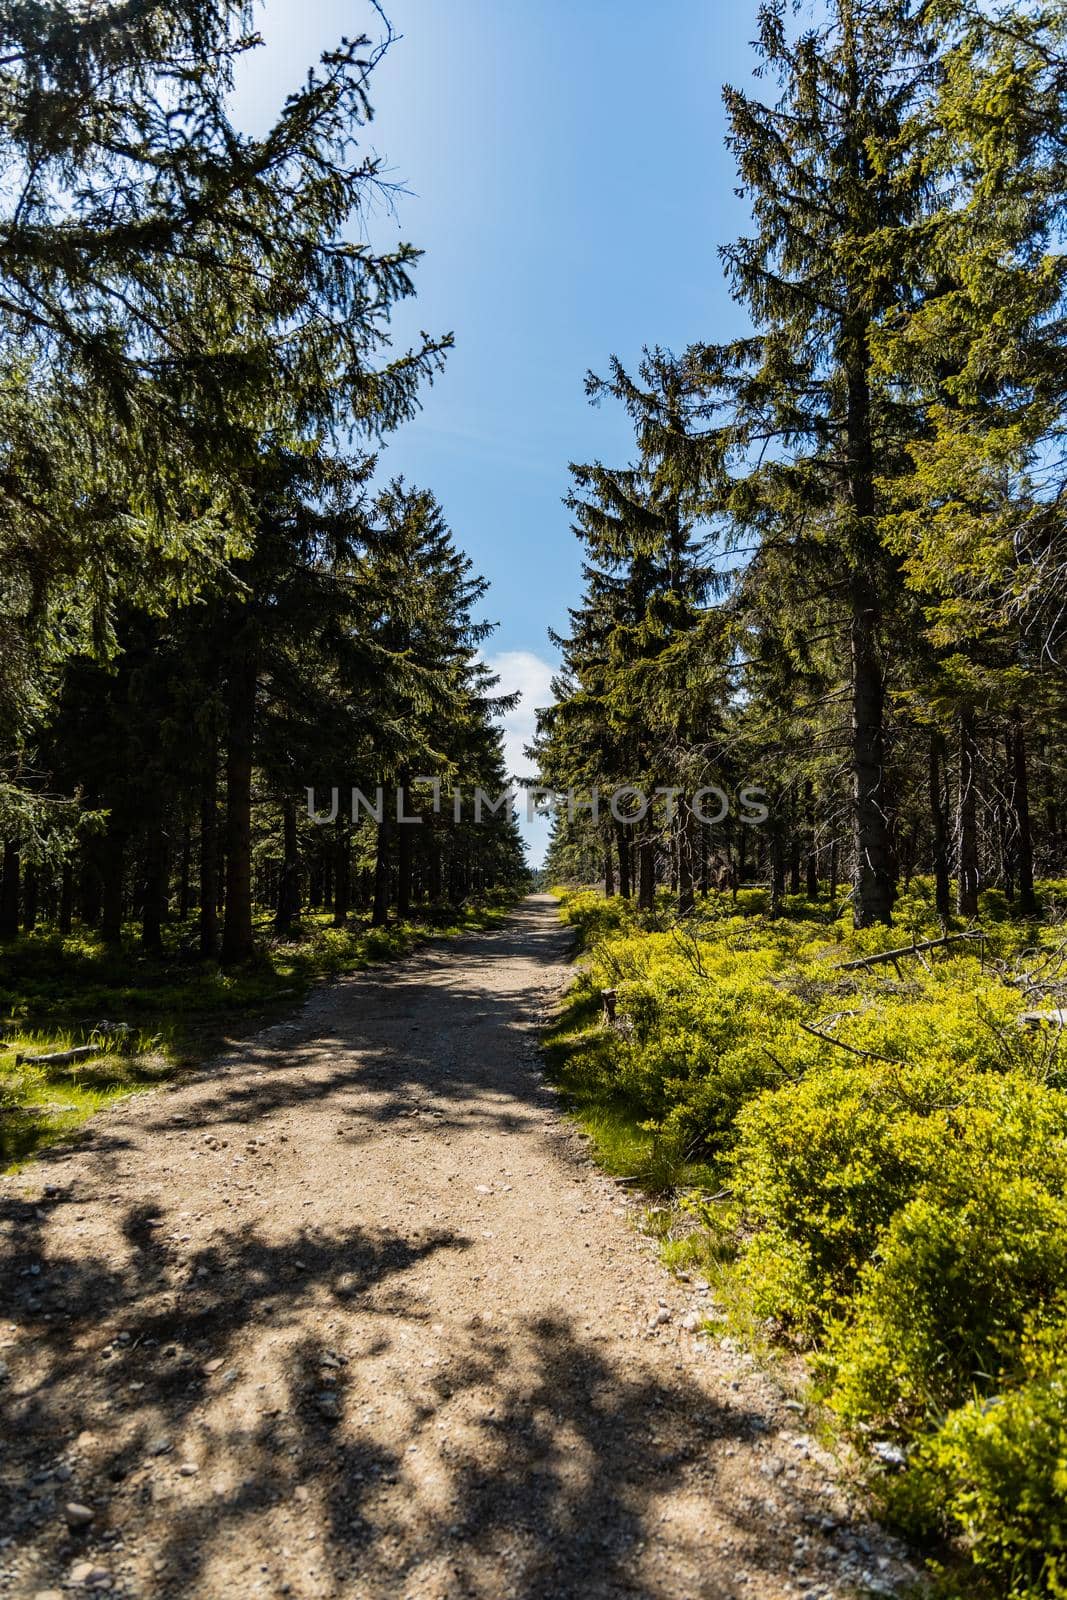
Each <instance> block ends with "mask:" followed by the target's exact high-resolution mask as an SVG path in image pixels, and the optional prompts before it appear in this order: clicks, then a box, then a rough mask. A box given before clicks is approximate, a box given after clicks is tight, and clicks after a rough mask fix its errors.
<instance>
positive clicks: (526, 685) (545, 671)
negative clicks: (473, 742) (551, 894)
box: [485, 650, 556, 867]
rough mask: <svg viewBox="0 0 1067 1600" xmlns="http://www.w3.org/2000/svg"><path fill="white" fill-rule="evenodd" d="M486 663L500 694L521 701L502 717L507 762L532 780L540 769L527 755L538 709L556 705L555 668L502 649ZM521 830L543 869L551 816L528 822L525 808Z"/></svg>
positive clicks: (532, 861) (526, 652) (526, 653)
mask: <svg viewBox="0 0 1067 1600" xmlns="http://www.w3.org/2000/svg"><path fill="white" fill-rule="evenodd" d="M485 664H486V666H487V667H489V669H490V670H491V671H492V672H495V673H496V674H497V676H498V677H499V679H500V685H499V690H498V693H500V694H515V693H516V692H518V694H519V695H520V697H521V698H520V700H519V703H518V705H517V706H516V707H515V709H514V711H509V712H507V713H506V714H505V716H504V717H502V719H501V721H502V723H503V728H504V759H505V762H506V764H507V769H508V773H509V775H510V776H511V777H512V778H530V777H533V775H534V773H535V772H536V770H537V769H536V767H535V766H534V764H533V762H532V761H530V760H529V758H528V757H527V756H525V755H524V754H523V750H524V747H525V746H526V745H528V744H530V743H531V741H532V740H533V737H534V734H535V732H536V731H537V708H538V706H547V705H551V703H552V676H553V674H554V672H555V671H556V669H555V667H553V666H552V665H551V663H550V662H548V661H543V660H542V659H541V657H540V656H537V655H534V653H533V651H532V650H501V651H500V652H499V653H498V654H497V655H491V656H486V657H485ZM519 830H520V832H521V833H522V836H523V838H524V839H525V841H526V848H527V852H528V854H529V859H530V865H531V866H534V867H537V866H540V864H541V862H542V860H543V859H544V853H545V847H546V846H547V844H548V835H549V822H548V819H547V817H537V818H535V819H534V820H533V821H532V822H527V821H526V813H525V807H520V810H519Z"/></svg>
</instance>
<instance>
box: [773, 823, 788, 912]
mask: <svg viewBox="0 0 1067 1600" xmlns="http://www.w3.org/2000/svg"><path fill="white" fill-rule="evenodd" d="M784 896H785V850H784V848H783V844H782V817H781V814H780V813H779V812H777V811H776V812H775V813H774V815H773V817H772V819H771V916H772V917H777V916H780V915H781V912H782V900H783V898H784Z"/></svg>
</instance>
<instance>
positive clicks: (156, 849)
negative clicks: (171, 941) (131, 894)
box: [141, 817, 166, 956]
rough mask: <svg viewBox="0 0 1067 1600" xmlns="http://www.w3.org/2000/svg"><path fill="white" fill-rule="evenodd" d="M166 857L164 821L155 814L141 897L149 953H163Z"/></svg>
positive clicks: (143, 934) (143, 935)
mask: <svg viewBox="0 0 1067 1600" xmlns="http://www.w3.org/2000/svg"><path fill="white" fill-rule="evenodd" d="M163 860H164V850H163V824H162V822H161V821H160V819H159V817H153V818H152V820H151V821H150V823H149V825H148V831H147V836H146V838H145V871H144V887H143V897H142V900H141V948H142V949H143V950H144V951H145V953H146V954H147V955H150V956H161V955H162V954H163V895H164V891H165V888H166V874H165V872H164V866H163Z"/></svg>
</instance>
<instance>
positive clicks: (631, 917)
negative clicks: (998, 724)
mask: <svg viewBox="0 0 1067 1600" xmlns="http://www.w3.org/2000/svg"><path fill="white" fill-rule="evenodd" d="M1043 888H1044V896H1045V904H1046V915H1045V917H1044V919H1043V920H1041V919H1032V920H1029V921H1024V920H1018V919H1016V918H1014V917H1013V916H1012V915H1011V913H1010V908H1009V907H1008V906H1007V903H1006V901H1005V900H1004V898H1003V896H997V895H995V894H992V895H989V896H987V897H986V899H985V902H984V905H983V915H982V918H981V920H980V922H979V923H978V924H976V925H975V926H973V927H970V928H964V927H962V926H958V927H956V928H954V929H950V930H948V931H950V932H953V933H956V934H963V935H966V937H963V938H954V939H953V940H952V942H950V943H947V944H940V945H936V946H935V947H933V948H931V949H928V950H920V949H910V948H909V949H908V950H907V951H906V952H905V953H904V954H902V955H899V956H897V957H896V958H894V959H893V960H891V961H887V962H876V961H870V958H871V957H874V956H878V955H880V954H883V953H884V952H886V951H888V950H892V949H895V948H897V947H900V946H907V945H911V944H919V943H921V942H922V941H923V940H926V939H933V940H937V939H940V938H941V937H942V936H943V935H944V933H945V931H946V930H944V929H943V928H942V927H941V925H940V923H939V921H938V919H937V918H936V917H935V915H934V913H933V907H932V889H931V886H930V884H929V883H927V882H925V881H919V882H917V883H915V884H913V885H912V887H911V889H910V891H909V892H908V894H907V895H906V896H905V897H904V899H903V900H902V902H901V904H900V906H899V907H898V911H897V923H896V926H894V927H893V928H891V929H888V928H881V927H879V928H874V929H866V930H864V931H862V932H855V931H853V930H852V929H851V927H850V926H848V924H847V922H846V921H845V920H843V919H835V918H834V916H833V914H832V912H831V909H830V908H829V907H828V905H827V904H826V903H825V902H822V903H819V902H818V901H816V902H813V903H808V902H805V901H804V900H802V899H800V898H799V897H798V898H796V899H791V900H788V901H787V902H786V904H785V905H784V907H783V915H782V916H780V917H779V918H777V919H776V920H773V921H772V920H771V919H770V917H769V916H768V915H767V907H766V903H765V901H764V899H763V898H762V896H760V894H759V891H753V892H752V894H750V895H749V896H748V897H747V898H746V899H744V900H742V897H741V896H738V897H737V900H736V901H735V900H734V899H732V898H731V897H730V896H729V895H725V894H723V895H719V894H712V895H709V896H707V897H704V898H702V899H701V901H700V902H699V903H698V907H697V911H696V913H695V914H694V915H693V916H692V917H690V918H687V919H686V921H685V923H684V924H678V925H672V922H671V918H670V914H669V910H668V907H667V906H666V903H665V902H664V903H661V904H660V906H659V907H658V908H657V910H656V912H655V913H652V914H648V915H645V916H643V917H640V918H639V917H638V916H637V915H636V913H635V912H634V911H633V910H632V909H631V908H630V906H629V905H628V904H627V903H626V902H624V901H622V900H621V899H613V900H605V899H603V898H602V897H601V896H599V895H597V894H594V893H591V892H587V891H577V892H573V891H561V902H562V903H561V915H562V916H563V918H564V920H565V921H567V922H570V923H572V924H574V925H575V926H576V927H577V928H578V929H579V932H580V943H581V945H582V947H583V948H584V950H585V952H586V959H585V963H584V969H583V971H582V973H581V975H580V976H579V978H578V980H577V982H576V984H575V986H574V988H573V989H572V991H571V992H570V995H569V997H568V1000H567V1003H566V1004H565V1006H564V1009H563V1013H562V1015H561V1017H560V1019H559V1021H558V1023H557V1025H556V1027H555V1028H554V1030H553V1032H552V1034H551V1036H550V1039H549V1042H548V1050H549V1059H550V1064H551V1070H552V1071H553V1072H554V1074H555V1076H556V1080H557V1082H558V1083H559V1085H560V1087H561V1088H562V1089H563V1091H564V1092H565V1094H566V1096H567V1098H568V1101H569V1104H570V1106H571V1108H572V1110H573V1112H574V1114H575V1115H576V1116H577V1117H578V1118H579V1120H580V1121H581V1123H582V1125H583V1127H584V1128H585V1129H586V1130H587V1132H588V1133H589V1134H590V1135H591V1139H592V1143H593V1146H594V1148H595V1150H596V1152H597V1154H598V1156H599V1158H600V1159H601V1160H602V1161H603V1162H604V1164H605V1165H606V1166H607V1167H608V1169H609V1170H611V1171H613V1172H615V1173H617V1174H619V1175H620V1176H627V1177H630V1178H632V1179H633V1180H634V1181H635V1183H637V1184H639V1185H640V1187H641V1188H643V1189H644V1190H646V1191H647V1192H649V1193H650V1194H653V1195H658V1196H661V1197H664V1198H666V1197H671V1200H672V1206H671V1209H669V1210H668V1209H666V1208H661V1209H660V1210H659V1211H658V1212H657V1213H654V1214H655V1215H658V1216H660V1218H661V1219H663V1220H662V1223H661V1228H662V1233H663V1245H664V1254H665V1257H666V1259H667V1261H668V1264H669V1265H671V1266H673V1267H675V1268H678V1267H679V1266H682V1267H686V1268H689V1267H692V1266H694V1265H696V1266H698V1267H699V1269H700V1270H701V1271H702V1272H703V1273H704V1274H705V1275H706V1276H707V1277H708V1278H709V1280H710V1281H712V1282H713V1284H714V1286H715V1288H716V1289H717V1291H718V1294H719V1298H720V1299H721V1300H722V1301H723V1303H724V1304H725V1305H727V1307H728V1308H729V1310H730V1314H731V1318H732V1320H733V1322H734V1323H735V1325H736V1326H737V1327H738V1328H739V1329H741V1330H742V1331H743V1332H745V1333H746V1335H747V1336H749V1337H750V1338H752V1339H754V1340H758V1341H760V1342H766V1341H770V1342H771V1343H777V1344H779V1345H782V1346H785V1347H788V1348H789V1349H790V1350H791V1351H793V1352H795V1351H798V1350H800V1351H803V1352H804V1353H805V1354H806V1357H807V1360H808V1366H809V1371H810V1374H811V1395H812V1398H813V1399H815V1400H818V1401H819V1402H821V1404H822V1405H823V1406H825V1408H827V1410H828V1412H829V1413H830V1415H831V1416H833V1417H836V1419H837V1426H838V1428H839V1429H840V1430H841V1431H842V1432H843V1433H844V1434H846V1435H847V1436H848V1437H849V1438H850V1439H851V1440H852V1442H853V1443H854V1444H855V1445H856V1446H857V1448H858V1449H859V1450H860V1452H861V1454H863V1455H864V1456H865V1458H866V1460H867V1462H868V1469H869V1479H870V1484H871V1487H872V1489H873V1490H874V1492H875V1494H876V1496H877V1498H878V1500H879V1501H880V1503H881V1508H882V1510H883V1512H884V1514H885V1515H887V1516H888V1517H890V1518H891V1519H893V1520H895V1522H896V1523H897V1524H898V1525H900V1526H902V1527H904V1528H905V1529H906V1530H907V1531H908V1532H909V1533H910V1534H911V1535H912V1536H913V1537H915V1538H918V1539H919V1540H925V1541H927V1542H928V1546H929V1548H930V1549H931V1550H933V1549H935V1548H938V1547H943V1543H944V1541H945V1540H948V1541H950V1546H951V1548H952V1549H953V1550H954V1551H955V1552H956V1554H957V1555H958V1557H959V1562H956V1561H955V1560H953V1561H950V1562H949V1563H948V1564H947V1566H946V1567H945V1570H944V1571H943V1572H942V1574H941V1580H940V1583H941V1586H940V1588H939V1593H940V1594H942V1595H943V1596H945V1597H949V1596H954V1597H955V1596H958V1597H960V1600H962V1597H964V1596H972V1595H976V1594H978V1593H988V1594H991V1595H997V1596H1002V1597H1011V1600H1036V1597H1038V1596H1041V1597H1055V1600H1065V1597H1067V1046H1064V1045H1063V1044H1062V1043H1061V1032H1062V1030H1061V1029H1059V1028H1058V1027H1056V1026H1055V1025H1042V1024H1039V1025H1036V1026H1026V1025H1024V1024H1023V1023H1022V1021H1021V1017H1022V1013H1023V1012H1033V1011H1037V1012H1042V1011H1056V1010H1059V1009H1060V1008H1062V1007H1064V1006H1065V1005H1067V941H1065V934H1064V928H1063V925H1062V913H1061V912H1060V911H1058V910H1057V905H1062V901H1063V899H1064V894H1063V889H1064V885H1062V884H1053V885H1045V886H1043ZM861 961H867V962H868V964H867V965H857V963H858V962H861ZM605 990H607V991H613V1003H614V1017H611V1016H610V1014H609V1013H608V1012H607V1011H605V1009H604V1007H603V1004H602V997H603V994H604V991H605ZM609 998H611V997H610V996H609ZM687 1218H688V1222H687V1220H686V1219H687ZM959 1563H962V1565H960V1564H959Z"/></svg>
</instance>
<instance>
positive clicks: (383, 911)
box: [370, 816, 389, 928]
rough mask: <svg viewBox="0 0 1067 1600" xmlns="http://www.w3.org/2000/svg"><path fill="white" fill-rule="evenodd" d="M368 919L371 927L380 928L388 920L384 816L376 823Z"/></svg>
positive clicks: (387, 840)
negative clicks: (370, 905) (372, 896)
mask: <svg viewBox="0 0 1067 1600" xmlns="http://www.w3.org/2000/svg"><path fill="white" fill-rule="evenodd" d="M370 920H371V927H372V928H381V927H383V926H384V925H385V923H386V922H388V920H389V820H388V818H387V817H384V816H383V818H382V820H381V822H379V824H378V839H377V849H376V852H375V857H374V904H373V906H372V907H371V914H370Z"/></svg>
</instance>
